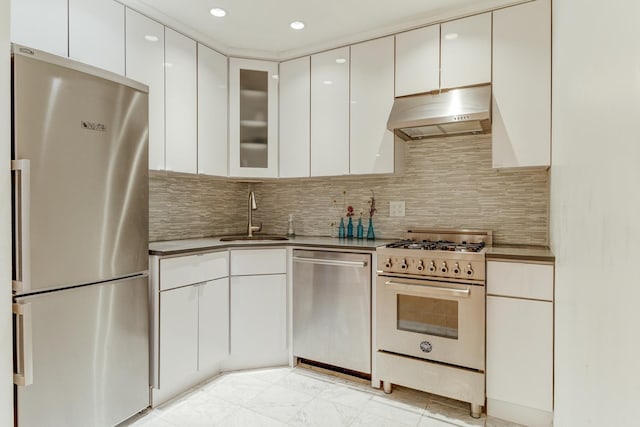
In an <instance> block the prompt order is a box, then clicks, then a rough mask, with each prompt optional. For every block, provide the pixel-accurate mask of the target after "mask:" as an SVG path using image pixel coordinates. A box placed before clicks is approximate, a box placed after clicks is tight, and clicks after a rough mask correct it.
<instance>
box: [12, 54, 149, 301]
mask: <svg viewBox="0 0 640 427" xmlns="http://www.w3.org/2000/svg"><path fill="white" fill-rule="evenodd" d="M36 56H37V55H36ZM59 62H60V61H59ZM69 65H73V63H70V64H69ZM13 67H14V73H13V84H14V94H13V109H14V131H13V137H14V138H13V140H14V142H13V153H12V155H13V159H15V160H16V161H15V162H14V167H15V168H16V169H19V170H16V171H15V172H14V175H13V176H14V188H15V190H14V209H15V211H16V214H15V215H14V259H15V260H17V261H19V262H18V263H17V264H16V265H14V276H15V277H14V278H15V279H16V281H17V282H18V289H17V293H18V294H26V293H30V292H33V291H39V290H44V289H55V288H62V287H67V286H71V285H75V284H84V283H93V282H98V281H103V280H109V279H112V278H119V277H123V276H126V275H130V274H133V273H136V272H140V271H146V270H147V265H148V261H147V259H148V228H149V227H148V211H149V208H148V170H147V164H148V160H147V150H148V148H147V141H148V112H147V111H148V101H147V98H148V94H147V93H146V92H145V91H144V90H141V89H140V88H134V87H131V86H128V85H125V84H122V83H116V82H115V81H112V80H109V79H106V78H101V77H96V76H94V75H91V74H87V73H86V72H83V71H79V70H78V69H73V68H68V66H62V65H60V64H54V63H51V62H46V61H41V60H39V59H36V58H35V57H34V58H32V57H28V56H24V55H15V56H14V58H13ZM85 68H88V67H86V66H85ZM25 160H26V161H25ZM23 165H30V166H29V167H28V168H26V170H23V169H22V166H23ZM25 186H29V187H30V188H25ZM28 231H30V233H29V232H28ZM29 234H30V237H29ZM29 265H30V271H22V270H23V269H24V268H29ZM29 278H30V279H29ZM23 279H24V281H25V283H21V282H22V280H23ZM20 288H22V289H20Z"/></svg>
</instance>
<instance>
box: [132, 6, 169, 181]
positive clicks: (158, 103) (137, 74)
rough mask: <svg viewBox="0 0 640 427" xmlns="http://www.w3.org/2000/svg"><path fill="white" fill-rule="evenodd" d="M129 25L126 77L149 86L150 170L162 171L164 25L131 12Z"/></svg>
mask: <svg viewBox="0 0 640 427" xmlns="http://www.w3.org/2000/svg"><path fill="white" fill-rule="evenodd" d="M126 23H127V33H126V35H127V37H126V47H127V48H126V75H127V77H129V78H131V79H134V80H137V81H139V82H141V83H144V84H146V85H147V86H149V169H154V170H163V169H164V167H165V165H164V26H162V24H159V23H157V22H156V21H153V20H151V19H149V18H147V17H146V16H144V15H141V14H139V13H138V12H135V11H133V10H131V9H127V15H126Z"/></svg>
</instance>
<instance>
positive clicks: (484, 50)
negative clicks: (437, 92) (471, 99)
mask: <svg viewBox="0 0 640 427" xmlns="http://www.w3.org/2000/svg"><path fill="white" fill-rule="evenodd" d="M440 53H441V75H440V87H441V88H443V89H448V88H453V87H460V86H470V85H476V84H481V83H490V82H491V13H484V14H481V15H475V16H470V17H468V18H463V19H458V20H455V21H450V22H445V23H443V24H442V25H441V38H440Z"/></svg>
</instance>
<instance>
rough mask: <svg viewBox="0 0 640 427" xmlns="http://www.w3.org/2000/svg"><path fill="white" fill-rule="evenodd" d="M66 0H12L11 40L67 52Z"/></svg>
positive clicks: (35, 47)
mask: <svg viewBox="0 0 640 427" xmlns="http://www.w3.org/2000/svg"><path fill="white" fill-rule="evenodd" d="M67 30H68V20H67V0H11V41H12V42H14V43H18V44H22V45H25V46H29V47H32V48H34V49H39V50H44V51H46V52H50V53H54V54H56V55H60V56H67V55H68V53H69V52H68V38H67V35H68V31H67Z"/></svg>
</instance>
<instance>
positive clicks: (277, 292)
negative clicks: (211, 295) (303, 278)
mask: <svg viewBox="0 0 640 427" xmlns="http://www.w3.org/2000/svg"><path fill="white" fill-rule="evenodd" d="M286 272H287V250H286V249H232V250H231V251H230V273H231V282H230V287H231V290H230V292H231V296H230V298H231V303H230V319H231V320H230V322H231V339H230V342H231V354H230V356H229V359H227V360H226V361H225V363H224V364H223V370H236V369H250V368H259V367H264V366H278V365H286V364H287V363H288V362H289V346H288V340H287V313H288V309H287V274H286Z"/></svg>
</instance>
